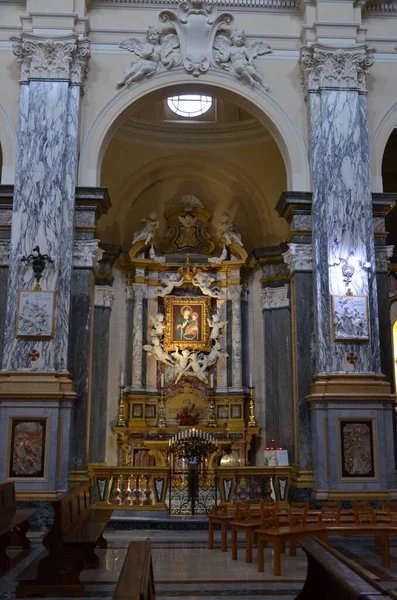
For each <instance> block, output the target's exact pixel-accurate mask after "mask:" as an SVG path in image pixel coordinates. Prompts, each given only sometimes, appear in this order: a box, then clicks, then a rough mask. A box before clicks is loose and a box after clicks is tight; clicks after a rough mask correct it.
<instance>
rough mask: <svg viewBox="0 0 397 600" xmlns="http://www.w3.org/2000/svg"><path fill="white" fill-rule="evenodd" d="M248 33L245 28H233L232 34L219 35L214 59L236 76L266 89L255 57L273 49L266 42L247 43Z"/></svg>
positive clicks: (215, 45)
mask: <svg viewBox="0 0 397 600" xmlns="http://www.w3.org/2000/svg"><path fill="white" fill-rule="evenodd" d="M245 41H246V35H245V31H244V30H243V29H233V30H232V32H231V34H230V36H229V37H227V36H226V35H217V36H216V37H215V41H214V60H215V62H216V63H217V64H218V66H219V67H221V68H223V69H227V70H229V71H233V72H234V74H235V75H236V77H238V78H239V79H243V80H245V81H247V82H248V83H249V84H251V85H260V86H262V87H264V88H265V89H266V90H267V89H268V87H267V85H266V84H265V82H264V81H263V74H262V71H261V70H260V69H259V68H258V67H257V66H256V65H254V62H253V61H254V59H255V58H256V57H257V56H262V55H263V54H269V53H270V52H271V51H272V50H271V48H270V46H269V45H268V44H265V43H264V42H259V41H257V42H254V43H253V44H251V46H246V45H245Z"/></svg>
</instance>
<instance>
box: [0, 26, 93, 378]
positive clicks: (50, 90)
mask: <svg viewBox="0 0 397 600" xmlns="http://www.w3.org/2000/svg"><path fill="white" fill-rule="evenodd" d="M12 42H13V45H14V54H15V55H16V56H17V59H18V62H19V63H20V64H21V96H20V117H19V130H18V156H17V166H16V174H15V190H14V202H13V212H12V232H11V248H10V274H9V280H8V297H7V314H6V322H5V331H4V353H3V363H2V367H3V370H6V371H15V370H17V369H23V368H29V367H30V363H29V358H28V353H29V350H30V348H31V341H29V340H26V339H20V338H17V337H16V336H15V319H16V309H17V298H18V291H19V290H20V289H32V288H33V285H34V279H33V272H32V268H31V267H30V266H25V265H24V263H21V260H20V259H21V257H22V256H26V255H28V254H30V252H31V251H32V249H33V248H34V247H35V246H37V245H38V246H39V247H40V251H41V253H42V254H48V255H49V256H50V257H51V258H52V260H53V261H54V262H53V263H52V264H51V265H50V266H48V267H47V268H46V269H45V271H44V274H43V278H42V281H41V282H40V283H41V287H42V289H43V290H53V291H55V292H56V310H55V329H54V331H55V334H54V337H53V338H51V339H45V340H43V339H41V340H36V342H35V348H36V350H37V351H38V352H39V353H40V356H41V359H42V363H41V364H42V369H41V370H43V371H58V372H59V371H66V369H67V353H68V331H69V302H70V282H71V268H72V248H73V221H74V202H75V180H76V162H77V138H78V118H79V106H80V95H81V90H82V85H83V83H84V77H85V71H86V65H87V59H88V57H89V40H88V39H85V38H79V36H78V35H77V34H72V35H70V36H67V37H58V38H56V39H45V38H43V37H40V36H37V35H32V34H27V33H23V34H22V35H21V36H20V37H18V38H12Z"/></svg>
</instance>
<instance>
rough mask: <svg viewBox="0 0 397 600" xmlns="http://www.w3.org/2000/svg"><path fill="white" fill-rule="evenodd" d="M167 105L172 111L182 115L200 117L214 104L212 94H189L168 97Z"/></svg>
mask: <svg viewBox="0 0 397 600" xmlns="http://www.w3.org/2000/svg"><path fill="white" fill-rule="evenodd" d="M167 105H168V108H169V109H170V110H172V112H174V113H175V114H176V115H179V116H180V117H188V118H191V117H199V116H200V115H203V114H204V113H206V112H207V111H208V110H209V109H210V108H211V106H212V98H211V96H201V95H197V94H189V95H184V96H171V97H170V98H167Z"/></svg>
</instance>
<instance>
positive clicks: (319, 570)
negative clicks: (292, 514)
mask: <svg viewBox="0 0 397 600" xmlns="http://www.w3.org/2000/svg"><path fill="white" fill-rule="evenodd" d="M300 544H301V546H302V548H303V550H304V551H305V553H306V555H307V559H308V571H307V576H306V581H305V585H304V587H303V590H302V591H301V593H300V594H299V595H298V596H297V597H296V600H313V598H321V600H335V598H337V599H338V600H356V599H358V598H360V600H377V599H378V598H397V594H396V593H395V592H393V591H390V590H387V589H386V588H384V587H383V586H381V585H380V584H379V583H377V582H376V581H374V580H373V579H370V578H369V577H368V575H367V574H366V572H365V571H363V570H362V569H361V568H360V567H359V566H358V565H357V564H356V563H354V562H353V561H351V560H349V559H347V558H345V557H344V556H343V555H342V554H340V553H339V552H337V551H336V550H334V549H333V548H330V547H329V546H327V545H326V544H324V543H322V542H320V540H317V539H310V540H302V541H301V542H300Z"/></svg>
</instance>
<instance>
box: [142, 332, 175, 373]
mask: <svg viewBox="0 0 397 600" xmlns="http://www.w3.org/2000/svg"><path fill="white" fill-rule="evenodd" d="M151 341H152V345H151V346H150V345H149V344H145V345H144V346H143V349H144V350H145V352H150V354H154V356H155V357H156V359H157V360H158V361H159V362H162V363H164V364H166V365H169V366H170V367H173V366H174V362H173V360H172V358H171V356H170V355H169V354H168V352H166V351H165V350H164V348H163V347H162V345H161V341H160V338H159V337H153V338H152V340H151Z"/></svg>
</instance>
